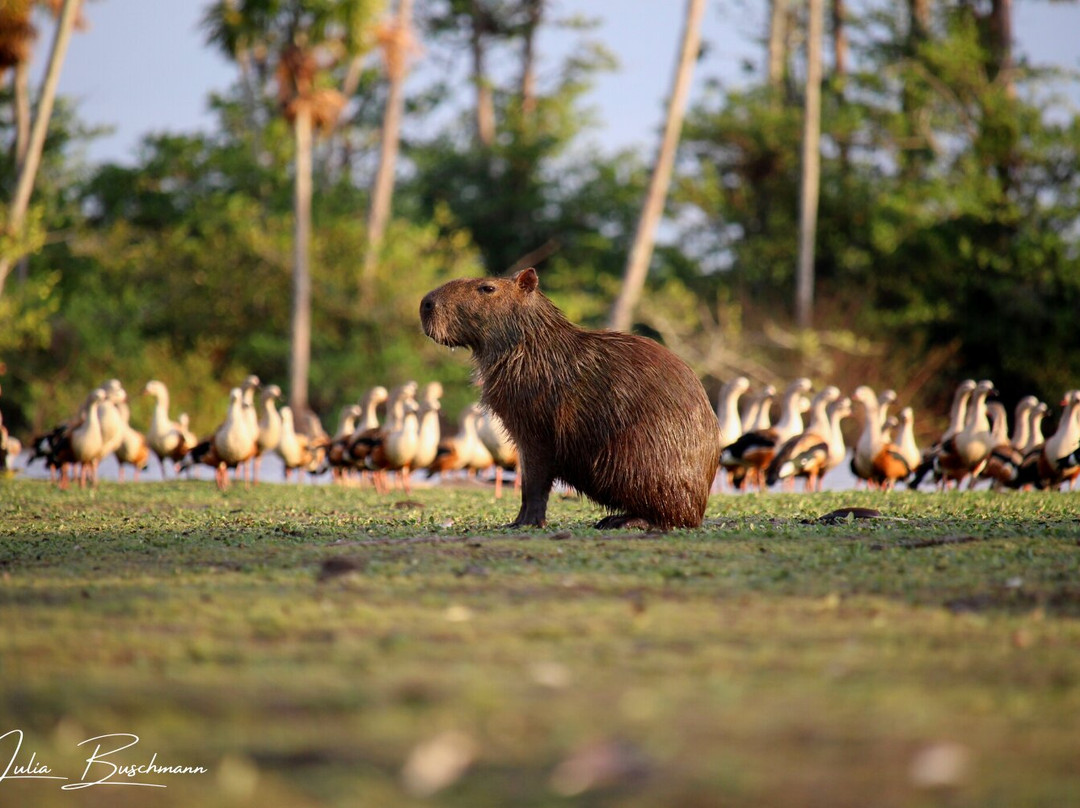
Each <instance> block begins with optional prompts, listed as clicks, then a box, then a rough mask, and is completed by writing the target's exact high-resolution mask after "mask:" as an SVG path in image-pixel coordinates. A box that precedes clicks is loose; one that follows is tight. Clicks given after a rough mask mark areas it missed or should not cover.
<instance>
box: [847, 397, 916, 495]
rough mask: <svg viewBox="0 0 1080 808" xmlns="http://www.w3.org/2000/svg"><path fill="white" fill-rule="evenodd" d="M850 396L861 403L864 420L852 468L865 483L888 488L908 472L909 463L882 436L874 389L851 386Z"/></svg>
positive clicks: (897, 447) (900, 452)
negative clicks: (851, 394) (852, 391)
mask: <svg viewBox="0 0 1080 808" xmlns="http://www.w3.org/2000/svg"><path fill="white" fill-rule="evenodd" d="M852 398H853V399H854V400H855V402H856V403H858V404H861V405H862V407H863V411H864V414H865V419H866V420H865V422H864V424H863V431H862V435H861V436H860V437H859V442H858V443H857V444H856V445H855V455H854V457H853V459H852V469H853V470H854V471H855V473H856V474H857V475H858V476H859V477H861V478H862V479H864V480H866V481H867V482H868V483H871V484H876V485H879V486H881V487H882V488H883V489H885V490H890V489H892V488H893V486H894V485H895V484H896V482H897V480H903V479H904V478H905V477H908V476H909V475H910V474H911V466H909V465H908V462H907V460H906V459H905V458H904V455H903V453H902V451H901V450H900V447H899V446H897V445H896V444H894V443H887V442H886V441H885V440H884V439H883V437H882V434H881V414H880V411H879V407H880V405H879V404H878V398H877V396H875V395H874V391H873V390H871V389H870V388H869V387H867V386H865V385H860V386H859V387H857V388H856V389H855V392H854V394H853V396H852Z"/></svg>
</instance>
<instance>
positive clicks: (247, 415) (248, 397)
mask: <svg viewBox="0 0 1080 808" xmlns="http://www.w3.org/2000/svg"><path fill="white" fill-rule="evenodd" d="M260 384H262V382H261V381H260V379H259V377H258V376H256V375H255V374H254V373H251V374H249V375H248V376H246V377H245V378H244V381H243V382H241V383H240V403H241V406H242V408H243V413H244V419H245V421H246V422H247V426H248V431H249V432H250V433H251V434H252V435H255V436H256V444H255V445H256V451H255V454H253V455H252V456H251V464H250V467H249V466H248V464H247V463H246V462H245V463H242V464H240V465H238V466H237V467H236V478H237V479H240V477H241V476H243V477H244V479H245V481H246V480H249V479H250V480H251V481H252V482H254V480H255V458H256V457H258V434H259V412H258V410H257V409H256V407H255V391H256V390H258V389H259V385H260Z"/></svg>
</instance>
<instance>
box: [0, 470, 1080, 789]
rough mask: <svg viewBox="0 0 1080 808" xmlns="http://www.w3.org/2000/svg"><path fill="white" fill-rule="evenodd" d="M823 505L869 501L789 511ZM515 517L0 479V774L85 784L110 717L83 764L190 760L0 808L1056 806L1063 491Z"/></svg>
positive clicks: (371, 500)
mask: <svg viewBox="0 0 1080 808" xmlns="http://www.w3.org/2000/svg"><path fill="white" fill-rule="evenodd" d="M846 505H862V506H870V507H876V508H878V509H879V510H881V511H882V513H883V514H884V515H885V516H886V517H888V518H886V519H876V520H855V521H842V522H840V523H838V524H833V525H824V524H818V523H806V522H808V521H810V520H812V519H813V518H814V517H816V516H819V515H821V514H823V513H826V512H828V511H831V510H833V509H834V508H837V507H840V506H846ZM514 513H516V502H515V496H514V495H513V494H512V493H511V494H510V495H509V496H508V497H507V498H504V499H503V500H501V501H495V500H494V499H492V497H491V494H490V491H489V490H487V489H463V488H450V487H443V488H432V489H426V490H420V491H416V492H414V493H413V495H411V496H410V497H409V498H408V500H406V499H405V497H404V496H403V495H397V496H389V497H377V496H376V495H374V494H373V493H372V492H371V491H369V490H366V489H363V490H361V489H344V488H337V487H332V486H304V487H294V486H282V485H261V486H258V487H255V488H253V489H250V490H245V489H243V488H235V487H234V488H233V489H232V490H231V491H229V492H228V493H226V494H224V495H222V494H219V493H218V492H217V491H216V490H215V489H214V488H213V486H212V484H209V483H196V482H186V483H185V482H175V483H166V484H146V485H126V486H121V485H115V484H102V486H101V488H100V490H98V491H97V492H84V491H78V490H73V491H68V492H66V493H65V492H59V491H57V490H55V489H54V488H53V487H51V486H49V485H48V484H46V483H43V482H35V481H26V480H14V481H12V480H8V481H0V622H2V629H0V734H3V733H4V732H7V731H9V730H12V729H21V730H23V731H24V732H25V733H26V738H25V741H24V742H23V746H22V750H21V752H20V754H19V755H18V756H16V757H17V760H16V762H15V765H20V764H25V763H26V761H27V760H28V759H29V756H30V754H31V753H36V763H37V764H41V763H42V762H44V763H46V764H47V765H49V766H50V767H51V769H52V773H53V774H57V775H62V776H67V777H70V778H72V779H73V780H79V779H80V778H83V779H96V778H100V777H102V776H104V775H105V774H107V773H108V771H109V770H108V767H107V765H106V764H104V763H100V762H99V763H96V764H94V765H93V766H91V767H90V769H91V771H90V772H89V773H88V774H87V775H85V776H84V769H86V768H87V763H86V758H87V757H88V755H89V754H90V752H89V751H88V748H89V747H88V746H86V745H84V746H81V747H80V746H78V744H79V742H80V741H83V740H85V739H87V738H91V737H94V736H97V735H102V734H107V733H133V734H137V735H138V736H139V737H140V742H139V744H138V745H137V746H134V747H132V748H130V749H127V750H124V751H123V752H118V753H117V754H115V755H114V756H112V757H111V758H110V760H111V761H113V762H114V763H116V764H122V763H123V764H133V765H139V764H145V763H147V762H148V761H149V759H150V757H151V755H153V754H154V753H157V759H156V763H157V765H189V766H203V767H205V768H206V769H207V772H206V773H205V774H197V775H196V774H188V775H180V774H176V775H172V774H164V775H162V774H159V775H156V776H155V775H140V776H139V777H137V778H135V779H136V780H139V781H146V782H157V783H163V784H165V785H167V786H168V787H167V788H163V789H161V788H135V787H129V788H116V787H109V786H98V787H92V788H88V789H84V790H81V791H77V792H63V791H61V790H60V784H61V782H60V781H50V780H16V779H12V778H11V777H10V774H11V773H12V772H13V771H14V770H13V769H10V770H9V777H8V778H7V779H4V780H2V781H0V805H34V806H54V805H55V806H60V805H63V806H71V805H73V804H74V805H79V806H97V805H109V806H110V808H123V806H191V805H200V806H211V807H212V806H248V805H251V806H259V807H260V808H277V807H278V806H407V805H413V804H417V805H446V806H462V807H463V808H465V807H468V808H481V807H482V806H526V807H527V806H541V805H544V806H546V805H552V806H578V805H580V806H599V805H625V806H712V805H723V806H765V805H776V806H802V807H803V808H806V807H810V808H813V807H814V806H822V808H825V806H828V807H829V808H844V806H937V805H942V806H979V807H980V808H985V807H986V806H1002V808H1005V807H1006V806H1007V807H1008V808H1017V806H1027V805H1031V806H1034V805H1054V806H1067V805H1080V620H1078V618H1080V495H1078V494H1039V493H1032V494H1011V495H993V494H990V493H987V492H974V493H968V492H963V493H948V494H912V493H907V492H898V493H893V494H888V495H882V494H875V493H868V492H845V493H826V494H814V495H802V494H788V495H785V494H779V495H778V494H769V495H764V496H758V495H750V496H740V497H728V496H718V497H714V498H713V500H712V503H711V505H710V508H709V513H708V520H707V523H706V525H705V526H704V527H703V528H702V529H701V530H697V531H685V532H678V533H672V534H668V535H662V536H657V535H643V534H640V533H634V532H627V533H614V534H610V533H609V534H602V533H599V532H597V531H594V530H592V529H591V528H590V527H589V525H591V524H592V522H593V521H594V520H595V519H596V518H597V517H598V516H599V512H598V511H597V510H596V509H594V508H593V507H592V506H590V505H588V504H586V503H580V502H577V501H574V500H559V501H556V502H554V503H553V507H552V511H551V517H552V524H551V526H550V528H548V529H545V530H537V531H531V532H528V533H523V532H521V531H510V530H506V529H503V528H501V527H499V526H500V525H502V524H504V523H506V522H507V521H509V520H510V518H512V516H513V514H514ZM804 520H805V521H804ZM15 741H16V738H15V736H14V735H9V736H8V737H7V738H6V739H4V740H3V741H0V769H2V768H3V767H4V766H5V765H7V762H8V760H9V759H10V758H12V757H13V755H14V751H15ZM109 743H112V741H109ZM92 745H93V744H91V745H90V746H92ZM91 751H92V750H91ZM125 779H127V778H124V777H122V776H120V775H117V776H116V777H113V778H112V780H113V782H115V781H118V780H125Z"/></svg>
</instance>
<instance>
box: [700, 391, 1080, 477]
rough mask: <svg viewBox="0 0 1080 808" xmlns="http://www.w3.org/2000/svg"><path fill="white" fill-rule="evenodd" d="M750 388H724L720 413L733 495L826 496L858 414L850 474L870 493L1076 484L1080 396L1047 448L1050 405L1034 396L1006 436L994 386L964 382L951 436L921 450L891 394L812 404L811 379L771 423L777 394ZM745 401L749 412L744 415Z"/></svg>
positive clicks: (1068, 397)
mask: <svg viewBox="0 0 1080 808" xmlns="http://www.w3.org/2000/svg"><path fill="white" fill-rule="evenodd" d="M749 387H750V383H749V381H748V380H747V379H746V377H744V376H740V377H737V378H735V379H732V380H731V381H730V382H728V383H727V384H725V385H724V386H723V388H722V389H721V391H720V396H719V401H718V404H717V411H716V412H717V418H718V419H719V423H720V432H721V436H722V437H721V442H722V443H724V448H723V451H722V453H721V459H720V465H721V470H722V471H726V472H727V473H726V474H723V473H722V474H721V475H720V479H721V481H722V482H726V483H727V484H728V485H730V486H732V487H735V488H745V487H747V486H749V487H757V488H758V489H759V490H760V489H764V487H765V486H771V485H776V484H777V483H781V482H783V481H786V484H787V485H788V486H791V485H793V483H794V480H795V478H797V477H802V478H804V479H805V487H806V489H807V490H820V487H821V481H822V477H823V476H824V475H826V474H828V473H829V472H830V471H831V470H833V469H835V468H837V467H839V466H841V464H842V463H843V462H844V461H845V459H847V457H848V447H847V446H846V445H845V443H844V436H843V433H842V431H841V422H842V421H843V419H845V418H847V417H849V416H851V415H852V414H853V407H854V406H855V405H857V406H858V407H859V408H860V409H861V411H862V415H863V419H862V424H863V425H862V430H861V432H860V434H859V437H858V440H857V441H856V443H855V445H854V446H853V447H852V451H851V458H850V461H849V467H850V469H851V472H852V473H853V474H854V475H855V478H856V480H858V481H863V482H865V484H866V485H867V486H869V487H872V488H882V489H886V490H889V489H892V488H893V487H894V486H896V484H897V483H900V482H904V483H905V484H906V485H907V486H908V487H909V488H918V487H919V485H920V484H922V483H923V481H924V480H926V479H927V478H928V477H929V478H931V479H932V480H933V481H935V482H936V484H937V486H938V487H939V488H946V487H948V486H951V485H955V486H957V487H959V486H960V485H961V484H962V483H963V482H964V481H965V480H967V481H968V483H967V485H968V487H969V488H974V487H975V485H976V484H978V483H979V481H981V480H989V481H990V485H991V487H993V488H996V489H1002V488H1013V489H1017V488H1028V487H1034V488H1055V489H1060V488H1062V487H1063V485H1064V484H1066V483H1067V484H1068V486H1069V487H1070V488H1071V487H1072V485H1073V483H1074V481H1075V480H1076V478H1077V476H1080V390H1070V391H1068V392H1066V393H1065V395H1064V397H1063V399H1062V401H1061V406H1062V407H1063V408H1064V409H1063V411H1062V413H1061V416H1060V418H1059V420H1058V425H1057V429H1056V430H1055V431H1054V434H1053V435H1051V436H1050V437H1048V438H1045V439H1044V438H1043V433H1042V421H1043V418H1044V417H1045V416H1046V415H1047V414H1048V412H1049V407H1048V406H1047V405H1046V404H1045V403H1042V402H1040V401H1038V400H1037V399H1036V398H1035V397H1034V396H1025V397H1024V398H1022V399H1020V401H1019V402H1018V403H1017V405H1016V410H1015V414H1014V418H1013V426H1012V429H1011V430H1010V428H1009V424H1008V414H1007V412H1006V409H1005V407H1004V405H1002V404H1001V402H999V401H989V402H988V401H987V398H988V397H989V396H991V395H993V394H996V390H995V389H994V384H993V382H991V381H988V380H984V381H980V382H975V381H974V380H971V379H965V380H964V381H962V382H961V383H960V384H959V385H958V386H957V388H956V393H955V394H954V396H953V401H952V407H951V409H950V413H949V426H948V428H947V429H946V430H945V432H944V433H943V434H942V435H941V437H940V438H938V440H937V441H935V442H934V443H933V445H931V446H928V447H926V448H924V449H920V448H919V446H918V445H917V444H916V442H915V429H914V412H913V411H912V408H911V407H904V408H903V409H901V410H900V412H899V414H898V415H897V416H896V417H895V418H892V417H890V416H889V415H888V409H889V407H890V405H892V404H893V403H894V402H895V400H896V393H895V392H893V391H892V390H886V391H884V392H882V393H881V394H880V395H877V394H875V393H874V391H873V390H871V389H870V388H869V387H866V386H860V387H857V388H856V389H855V391H854V392H853V393H852V395H851V398H847V397H845V396H843V395H842V394H841V392H840V390H839V389H838V388H836V387H834V386H831V385H830V386H828V387H825V388H824V389H822V390H820V391H819V392H818V393H817V394H816V395H814V396H813V397H812V398H811V397H810V396H809V394H810V391H811V383H810V380H809V379H806V378H800V379H796V380H795V381H793V382H792V383H791V384H789V385H788V386H787V388H786V389H785V390H784V392H783V394H782V396H781V398H780V416H779V418H778V419H777V421H776V423H775V424H773V423H772V422H771V419H770V414H769V413H770V404H771V403H772V400H773V399H774V398H775V397H776V395H777V392H776V390H775V388H773V387H771V386H766V387H764V388H762V389H760V390H758V391H756V392H754V393H750V392H749ZM741 398H745V399H746V406H745V408H743V410H742V412H741V414H740V409H739V400H740V399H741ZM807 411H809V418H808V421H807V423H806V425H805V428H804V425H803V419H802V414H803V413H804V412H807Z"/></svg>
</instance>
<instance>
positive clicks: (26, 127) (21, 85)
mask: <svg viewBox="0 0 1080 808" xmlns="http://www.w3.org/2000/svg"><path fill="white" fill-rule="evenodd" d="M14 91H15V99H14V100H15V173H16V175H18V173H19V172H20V171H22V167H23V163H24V162H25V161H26V150H27V149H28V148H29V146H30V65H29V64H27V63H26V62H19V64H17V65H15V80H14Z"/></svg>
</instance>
